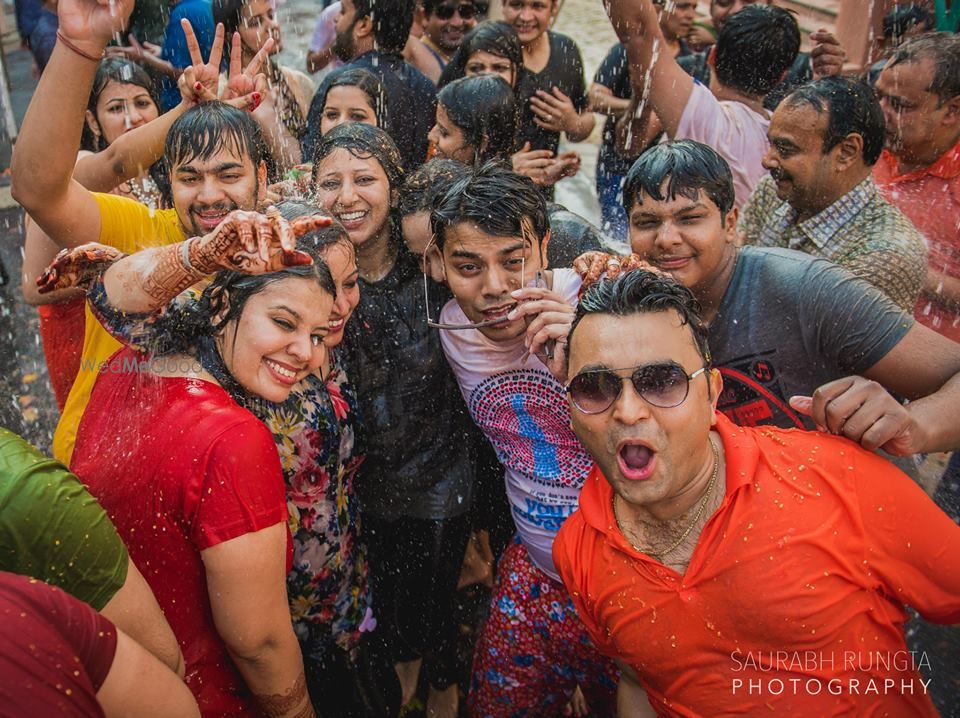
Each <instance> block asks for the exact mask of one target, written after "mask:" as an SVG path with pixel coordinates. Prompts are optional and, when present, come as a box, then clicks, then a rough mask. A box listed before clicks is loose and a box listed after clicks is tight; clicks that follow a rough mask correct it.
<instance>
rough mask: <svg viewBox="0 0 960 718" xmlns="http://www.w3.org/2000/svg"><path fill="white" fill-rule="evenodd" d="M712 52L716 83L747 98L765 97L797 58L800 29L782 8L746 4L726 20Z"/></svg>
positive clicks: (795, 21) (794, 19) (792, 17)
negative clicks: (749, 96)
mask: <svg viewBox="0 0 960 718" xmlns="http://www.w3.org/2000/svg"><path fill="white" fill-rule="evenodd" d="M715 51H716V56H715V57H714V71H715V72H716V74H717V79H718V80H720V82H722V83H723V84H724V85H726V86H727V87H731V88H733V89H736V90H740V91H741V92H745V93H747V94H750V95H757V96H762V95H766V94H767V93H768V92H770V90H772V89H773V88H774V87H775V86H776V85H777V84H778V83H779V82H780V78H782V77H783V73H784V72H786V71H787V70H788V69H790V66H791V65H792V64H793V63H794V61H795V60H796V59H797V53H798V52H800V27H799V26H798V25H797V20H796V18H795V17H794V16H793V15H792V14H791V13H790V12H788V11H787V10H784V9H783V8H779V7H774V6H772V5H749V6H747V7H745V8H743V10H741V11H740V12H738V13H736V14H734V15H731V16H730V17H729V18H727V21H726V22H725V23H724V24H723V28H722V29H721V30H720V34H719V36H718V37H717V44H716V46H715Z"/></svg>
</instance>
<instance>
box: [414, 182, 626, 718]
mask: <svg viewBox="0 0 960 718" xmlns="http://www.w3.org/2000/svg"><path fill="white" fill-rule="evenodd" d="M430 222H431V228H432V231H433V234H434V238H435V241H436V247H432V248H430V249H429V250H428V251H429V252H432V253H434V254H435V255H437V257H438V258H439V263H440V267H439V270H440V272H441V274H442V276H443V278H444V280H445V281H446V283H447V285H448V286H449V288H450V291H451V292H452V293H453V295H454V297H455V299H453V300H451V301H450V302H449V303H448V304H447V305H446V306H445V307H444V309H443V311H442V313H441V316H440V322H439V328H440V329H441V330H443V333H442V335H441V339H442V342H443V349H444V353H445V354H446V356H447V359H448V361H449V362H450V365H451V367H452V368H453V371H454V374H455V375H456V377H457V381H458V383H459V385H460V390H461V391H462V392H463V395H464V397H465V399H466V401H467V405H468V408H469V410H470V415H471V417H472V418H473V420H474V421H475V422H476V423H477V425H478V426H479V427H480V429H481V430H482V431H483V432H484V434H485V435H486V436H487V438H488V439H489V440H490V442H491V443H492V444H493V446H494V449H495V450H496V452H497V456H498V458H499V459H500V462H501V463H502V464H503V467H504V471H505V480H506V490H507V496H508V499H509V503H510V506H511V511H512V514H513V518H514V522H515V524H516V526H517V532H518V535H517V539H516V540H515V542H514V543H513V544H512V545H511V546H510V547H508V548H507V550H506V551H505V552H504V554H503V557H502V558H501V560H500V565H499V571H498V573H499V578H498V583H497V586H496V588H495V589H494V595H493V598H492V601H491V609H490V617H489V619H488V620H487V622H486V624H485V625H484V628H483V633H482V634H481V636H480V640H479V642H478V644H477V649H476V654H475V658H474V666H473V682H472V687H471V690H470V694H469V701H470V715H473V716H477V717H478V718H485V717H487V716H489V717H496V718H508V717H509V716H514V715H524V716H540V715H543V716H554V715H557V714H558V713H559V711H560V710H562V708H563V706H564V705H565V704H566V702H567V701H568V700H570V697H571V695H572V694H573V692H574V690H575V688H576V687H577V686H578V685H579V686H580V687H581V689H582V691H583V694H584V696H585V697H586V700H587V703H588V704H589V706H590V708H591V709H592V710H593V712H594V715H596V716H608V715H612V714H613V712H614V705H613V698H614V689H615V685H616V679H617V675H616V670H615V669H614V667H613V664H612V663H611V662H610V661H608V660H606V659H604V658H602V657H601V656H600V655H599V654H598V653H597V651H596V649H595V648H594V647H593V645H592V643H591V642H590V640H589V639H588V637H587V634H586V633H585V631H584V628H583V625H582V624H581V622H580V620H579V618H577V615H576V613H575V611H574V610H573V604H572V603H571V601H570V596H569V595H568V594H567V592H566V590H565V589H564V587H563V584H561V583H560V581H559V576H558V574H557V572H556V569H555V568H554V566H553V560H552V558H551V549H552V546H553V539H554V537H555V536H556V534H557V531H558V530H559V528H560V526H561V525H562V523H563V521H564V520H565V519H566V518H567V517H568V516H570V514H571V513H573V511H574V510H575V509H576V505H577V497H578V496H579V493H580V487H581V486H582V485H583V481H584V479H585V478H586V475H587V472H588V471H589V469H590V464H591V460H590V457H589V455H588V454H587V453H586V451H585V450H584V449H583V447H582V446H581V445H580V443H579V442H578V441H577V439H576V437H575V436H574V435H573V433H572V431H571V430H570V415H569V412H568V411H567V410H566V405H565V403H564V402H563V385H562V384H561V382H560V381H558V380H557V378H556V377H555V376H554V374H553V373H552V372H554V371H557V372H562V368H563V356H564V344H565V341H564V340H563V339H562V337H563V336H565V334H566V331H567V328H568V327H569V324H570V321H571V320H572V318H573V308H572V306H571V305H573V304H575V303H576V301H577V292H578V290H579V288H580V279H579V277H578V276H577V274H576V273H575V272H574V271H573V270H569V269H559V270H554V271H552V272H551V271H544V270H545V268H546V266H547V262H546V252H547V244H548V242H549V239H550V234H549V230H548V224H547V213H546V205H545V203H544V200H543V198H542V196H541V195H540V193H539V192H537V189H536V187H535V185H534V184H533V182H531V181H530V180H529V179H528V178H526V177H520V176H518V175H515V174H513V172H511V171H510V170H508V169H505V168H501V167H499V166H497V165H492V164H488V165H485V166H483V167H481V168H479V169H478V170H475V171H474V172H472V173H471V174H470V176H468V177H466V178H465V179H461V180H459V181H457V182H455V183H453V184H452V185H451V187H450V188H449V189H448V190H447V192H446V193H445V194H444V195H443V196H442V197H440V198H439V200H438V201H437V204H436V205H435V206H434V209H433V212H432V214H431V218H430ZM554 341H555V342H556V343H555V346H553V344H554Z"/></svg>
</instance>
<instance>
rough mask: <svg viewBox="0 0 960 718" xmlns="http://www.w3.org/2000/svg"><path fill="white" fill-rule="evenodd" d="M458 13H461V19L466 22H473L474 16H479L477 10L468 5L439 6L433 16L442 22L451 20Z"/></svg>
mask: <svg viewBox="0 0 960 718" xmlns="http://www.w3.org/2000/svg"><path fill="white" fill-rule="evenodd" d="M457 12H458V13H460V17H462V18H463V19H464V20H472V19H473V16H474V15H476V14H477V9H476V8H475V7H474V6H473V5H470V4H467V3H464V4H463V5H437V7H436V8H434V11H433V14H434V15H436V16H437V17H438V18H440V19H441V20H449V19H450V18H452V17H453V14H454V13H457Z"/></svg>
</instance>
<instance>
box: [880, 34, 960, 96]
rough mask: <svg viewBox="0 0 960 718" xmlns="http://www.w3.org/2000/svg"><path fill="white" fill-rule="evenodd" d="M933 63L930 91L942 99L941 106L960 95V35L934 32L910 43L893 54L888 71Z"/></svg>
mask: <svg viewBox="0 0 960 718" xmlns="http://www.w3.org/2000/svg"><path fill="white" fill-rule="evenodd" d="M920 60H930V61H932V62H933V67H934V70H933V82H931V83H930V87H928V88H927V92H932V93H933V94H934V95H936V96H937V98H939V104H940V105H943V103H944V102H947V101H948V100H952V99H953V98H954V97H956V96H957V95H960V35H955V34H953V33H950V32H930V33H927V34H926V35H920V36H919V37H914V38H911V39H909V40H907V41H906V42H905V43H903V44H902V45H901V46H900V47H898V48H897V49H896V50H894V51H893V55H891V56H890V61H889V62H887V64H886V67H894V66H896V65H899V64H900V63H901V62H918V61H920Z"/></svg>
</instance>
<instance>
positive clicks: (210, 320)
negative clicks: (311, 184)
mask: <svg viewBox="0 0 960 718" xmlns="http://www.w3.org/2000/svg"><path fill="white" fill-rule="evenodd" d="M277 207H278V209H280V212H281V214H283V215H284V217H286V218H287V219H293V218H295V217H300V216H304V215H307V216H309V215H310V214H315V213H317V212H316V210H317V209H318V208H316V207H315V206H314V205H308V204H304V203H290V202H283V203H281V204H279V205H277ZM345 234H346V232H345V231H344V230H343V227H341V226H339V224H334V225H332V226H330V227H326V228H323V229H320V230H317V231H316V232H311V233H309V234H307V235H305V236H303V237H300V238H298V239H297V249H299V250H300V251H302V252H306V253H307V254H309V255H310V257H311V258H312V259H313V264H309V265H301V266H297V267H288V268H287V269H283V270H280V271H279V272H271V273H269V274H255V275H250V274H242V273H241V272H233V271H229V270H223V271H220V272H217V273H216V275H214V278H213V281H212V282H210V284H209V285H207V287H206V289H204V291H203V294H201V295H200V298H199V299H198V300H196V301H193V302H187V303H185V304H183V305H182V306H175V307H173V308H171V309H170V310H169V311H167V312H165V313H164V314H161V315H160V316H159V317H158V318H157V320H156V323H155V324H154V332H153V334H154V336H155V337H156V346H155V350H154V353H155V354H156V355H158V356H162V355H165V354H176V353H181V352H185V353H189V354H193V353H195V350H196V348H197V346H198V345H199V344H200V343H201V342H202V341H203V340H204V339H211V338H213V337H214V336H216V335H217V334H219V333H220V332H221V331H223V329H224V328H225V327H226V326H227V324H229V323H230V322H231V321H235V320H238V319H239V318H240V316H241V315H242V314H243V310H244V307H245V306H246V304H247V301H248V300H249V299H250V297H252V296H254V295H255V294H259V293H260V292H262V291H263V290H264V288H266V287H267V286H268V285H270V284H273V283H274V282H278V281H281V280H283V279H288V278H290V277H305V278H312V279H315V280H316V282H317V284H318V285H319V286H320V288H321V289H322V290H323V291H325V292H326V293H327V294H329V295H330V296H332V297H336V295H337V289H336V284H335V283H334V281H333V276H332V275H331V274H330V268H329V267H328V266H327V263H326V262H325V261H324V260H323V258H322V257H321V255H322V253H323V251H324V249H325V248H326V247H328V246H330V245H332V244H335V243H337V242H339V241H340V240H341V238H342V236H343V235H345ZM218 317H219V318H218ZM231 393H232V392H231Z"/></svg>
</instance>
